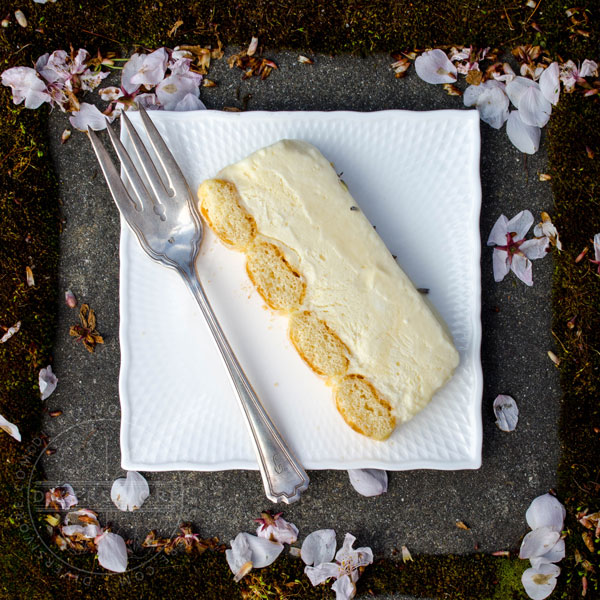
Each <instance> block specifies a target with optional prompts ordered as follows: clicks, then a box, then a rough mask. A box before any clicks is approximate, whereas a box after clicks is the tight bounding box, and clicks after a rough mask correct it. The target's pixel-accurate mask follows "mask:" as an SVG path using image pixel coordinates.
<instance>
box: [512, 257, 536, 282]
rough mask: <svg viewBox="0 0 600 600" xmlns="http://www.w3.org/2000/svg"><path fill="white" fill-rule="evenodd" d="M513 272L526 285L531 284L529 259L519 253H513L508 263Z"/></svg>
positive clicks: (531, 276)
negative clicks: (510, 262)
mask: <svg viewBox="0 0 600 600" xmlns="http://www.w3.org/2000/svg"><path fill="white" fill-rule="evenodd" d="M510 268H511V269H512V271H513V273H514V274H515V275H516V276H517V277H518V278H519V279H520V280H521V281H522V282H523V283H525V284H526V285H528V286H530V287H531V286H532V285H533V275H532V272H531V261H530V260H529V259H528V258H526V257H525V256H522V255H520V254H515V255H514V256H513V259H512V264H511V265H510Z"/></svg>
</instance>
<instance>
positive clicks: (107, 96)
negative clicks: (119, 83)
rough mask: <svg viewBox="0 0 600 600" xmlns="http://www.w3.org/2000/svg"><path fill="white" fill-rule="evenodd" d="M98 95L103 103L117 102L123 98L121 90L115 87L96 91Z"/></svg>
mask: <svg viewBox="0 0 600 600" xmlns="http://www.w3.org/2000/svg"><path fill="white" fill-rule="evenodd" d="M98 94H100V98H102V100H104V101H105V102H112V101H113V100H118V99H119V98H121V97H122V96H123V90H122V89H121V88H118V87H116V86H111V87H105V88H102V89H101V90H98Z"/></svg>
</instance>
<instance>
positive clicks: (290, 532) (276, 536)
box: [256, 517, 298, 544]
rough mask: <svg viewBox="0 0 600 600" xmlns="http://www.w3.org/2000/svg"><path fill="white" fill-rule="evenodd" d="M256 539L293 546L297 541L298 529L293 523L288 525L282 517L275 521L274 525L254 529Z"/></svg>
mask: <svg viewBox="0 0 600 600" xmlns="http://www.w3.org/2000/svg"><path fill="white" fill-rule="evenodd" d="M256 535H257V536H258V537H262V538H265V539H267V540H271V541H275V542H279V543H280V544H293V543H294V542H295V541H296V540H297V539H298V528H297V527H296V526H295V525H294V524H293V523H288V522H287V521H286V520H285V519H283V518H282V517H279V518H277V519H276V520H275V525H274V526H273V525H269V526H267V527H263V526H262V525H259V526H258V528H257V529H256Z"/></svg>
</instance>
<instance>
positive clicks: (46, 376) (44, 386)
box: [38, 365, 58, 400]
mask: <svg viewBox="0 0 600 600" xmlns="http://www.w3.org/2000/svg"><path fill="white" fill-rule="evenodd" d="M38 382H39V386H40V394H41V396H42V400H45V399H46V398H48V396H50V394H52V392H53V391H54V390H55V389H56V384H57V383H58V378H57V377H56V375H55V374H54V373H53V372H52V367H51V366H50V365H48V366H47V367H46V368H45V369H40V372H39V375H38Z"/></svg>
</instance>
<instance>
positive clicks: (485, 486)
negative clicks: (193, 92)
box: [35, 52, 559, 556]
mask: <svg viewBox="0 0 600 600" xmlns="http://www.w3.org/2000/svg"><path fill="white" fill-rule="evenodd" d="M269 57H270V58H273V59H274V60H275V61H276V62H277V63H278V65H279V67H280V68H279V70H277V71H274V72H273V73H272V74H271V76H270V77H269V78H268V79H266V80H264V81H260V80H258V79H257V78H253V79H251V80H246V81H242V80H241V72H240V71H239V70H237V69H233V70H230V69H229V68H228V67H227V64H226V62H225V60H221V61H216V62H214V63H213V67H212V68H211V72H210V75H209V76H210V78H211V79H213V80H215V81H217V82H218V84H219V85H218V87H216V88H202V94H201V97H202V100H203V101H204V102H205V104H206V105H207V107H209V108H215V109H220V108H223V107H224V106H237V107H242V106H243V103H244V102H247V109H248V110H339V109H345V110H358V111H373V110H382V109H410V110H433V109H443V108H462V107H463V106H462V101H461V99H460V98H457V97H450V96H448V95H446V93H445V92H444V91H443V90H442V89H441V87H440V86H432V85H428V84H426V83H424V82H422V81H421V80H419V79H418V78H417V77H416V75H415V74H414V72H411V73H410V75H409V76H408V77H406V78H404V79H396V78H394V75H393V73H392V71H391V69H390V68H389V63H390V62H391V61H390V59H389V57H388V56H386V55H377V56H374V57H370V58H364V59H362V58H357V57H349V56H339V57H335V58H331V57H327V56H316V57H315V64H314V65H311V66H309V65H303V64H300V63H298V62H297V54H294V53H289V52H288V53H278V54H272V55H270V56H269ZM247 96H249V97H248V98H247V99H246V100H244V98H246V97H247ZM89 101H93V102H97V95H96V94H93V95H90V100H89ZM97 103H98V104H100V105H102V106H104V105H103V104H102V103H101V102H99V101H98V102H97ZM67 126H68V120H67V116H66V115H64V114H62V113H60V112H58V111H55V112H54V113H53V114H52V116H51V119H50V130H49V136H50V140H51V143H52V152H53V157H54V161H55V165H56V168H57V169H58V173H59V176H60V182H61V199H62V203H63V206H62V215H63V219H64V227H63V232H62V234H61V244H62V245H61V262H60V293H61V298H62V294H63V293H64V291H65V290H66V289H71V290H72V291H73V292H74V293H75V294H76V296H77V298H78V299H79V301H80V302H88V303H89V304H90V305H91V306H92V307H93V308H94V309H95V310H96V313H97V318H98V329H99V331H100V332H101V333H102V334H103V335H104V338H105V342H106V343H105V344H104V345H103V346H100V347H99V348H98V350H97V351H96V353H95V354H88V353H87V352H86V351H85V349H84V348H83V347H82V345H81V344H80V343H77V342H76V341H75V340H74V339H73V338H70V337H69V327H70V326H71V325H72V324H75V323H76V322H77V310H76V309H75V310H74V309H69V308H68V307H66V306H65V304H64V303H63V302H62V301H60V302H59V306H57V311H58V313H59V325H58V329H57V331H56V343H55V349H54V370H55V372H56V374H57V375H58V377H59V380H60V382H59V386H58V388H57V390H56V392H55V393H54V395H53V396H52V397H51V398H50V399H49V400H48V401H47V404H48V407H49V408H51V409H55V408H60V409H62V411H63V414H62V416H61V417H59V418H56V419H51V418H47V419H46V422H45V423H44V428H45V431H46V432H47V433H48V434H49V435H50V437H51V438H52V441H51V445H52V446H53V447H56V448H57V453H56V454H54V455H52V456H49V457H48V456H44V458H43V466H44V469H45V472H46V474H47V478H48V479H47V481H44V482H38V483H37V484H35V485H38V486H39V487H48V486H49V485H51V484H61V483H63V482H70V483H71V484H72V485H73V486H74V488H75V490H76V492H77V494H78V496H79V497H80V500H81V501H80V505H82V506H88V507H90V508H94V509H97V510H99V511H100V514H101V521H102V522H103V523H111V524H112V526H113V529H114V531H116V532H118V533H121V534H123V535H124V536H125V537H127V538H133V539H134V540H135V542H134V544H133V548H134V550H135V549H136V548H137V547H138V546H139V543H140V541H141V540H142V539H143V537H144V536H145V534H146V533H147V532H148V531H149V530H150V529H154V528H156V529H158V530H159V531H160V533H162V534H170V533H171V532H172V531H173V530H175V529H176V528H177V526H178V524H179V523H180V521H182V520H189V521H193V522H194V523H195V524H196V526H197V528H198V530H199V531H200V532H201V533H202V534H204V535H217V536H219V537H220V538H221V539H222V540H224V541H228V540H230V539H231V538H232V537H234V536H235V535H236V533H237V532H239V531H242V530H245V531H252V529H253V522H252V519H253V518H255V517H257V516H258V515H259V513H260V511H261V510H265V509H266V508H269V507H270V506H269V505H270V503H269V501H268V500H267V499H266V498H265V497H264V494H263V490H262V485H261V481H260V477H259V475H258V473H257V472H250V471H248V472H240V471H228V472H217V473H190V472H174V473H144V475H145V476H146V477H147V479H148V481H149V483H150V488H151V495H150V498H149V499H148V500H147V502H146V503H145V504H144V506H143V508H142V509H141V510H140V511H137V512H135V513H132V514H126V513H119V512H118V511H116V509H115V508H114V507H113V506H112V504H111V502H110V496H109V491H110V486H111V484H112V481H113V480H114V478H116V477H118V476H122V475H123V474H124V473H123V472H122V471H121V470H120V456H119V414H120V413H119V410H120V409H119V395H118V373H119V360H120V357H119V314H118V300H119V298H118V281H119V257H118V236H119V219H118V214H117V210H116V208H115V206H114V204H113V202H112V199H111V198H110V196H109V193H108V191H107V188H106V186H105V183H104V180H103V178H102V175H101V173H100V171H99V168H98V166H97V164H96V162H95V159H94V156H93V154H92V150H91V147H90V145H89V143H88V141H87V139H86V138H85V136H84V135H83V134H80V133H79V132H74V133H73V136H72V137H71V139H70V140H69V141H68V142H67V143H66V144H64V145H61V144H60V134H61V132H62V131H63V129H65V127H67ZM481 134H482V155H481V179H482V187H483V205H482V211H481V236H482V242H483V243H484V244H485V242H486V240H487V236H488V235H489V231H490V229H491V227H492V225H493V224H494V222H495V221H496V219H497V218H498V216H499V215H500V214H501V213H504V214H505V215H507V216H508V217H509V218H510V217H512V216H513V215H514V214H516V213H517V212H519V211H520V210H523V209H526V208H527V209H529V210H531V211H532V212H533V213H534V215H535V216H536V217H538V216H539V212H540V211H541V210H549V211H550V210H551V208H552V197H551V192H550V187H549V184H548V183H544V182H540V181H539V180H538V173H540V172H545V171H546V168H547V167H546V164H547V163H546V160H547V158H546V152H545V147H544V145H542V149H541V150H540V152H538V154H536V155H534V156H527V157H525V156H524V155H523V154H521V153H520V152H518V151H517V150H516V149H515V148H514V147H513V146H512V145H511V144H510V142H509V140H508V138H507V136H506V133H505V130H504V129H503V130H501V131H495V130H492V129H491V128H490V127H488V126H487V125H485V124H482V127H481ZM398 160H402V157H401V155H400V156H399V157H398ZM461 168H462V165H461V157H460V156H457V157H456V169H457V170H459V169H461ZM449 185H451V182H449ZM431 235H432V236H434V235H435V231H432V232H431ZM460 236H461V232H460V231H457V232H456V240H457V243H460ZM481 269H482V324H483V343H482V363H483V370H484V391H483V402H482V419H483V431H484V442H483V466H482V467H481V469H479V470H477V471H447V472H441V471H423V470H422V471H413V472H394V473H390V478H389V491H388V493H387V494H385V495H383V496H380V497H377V498H364V497H362V496H359V495H358V494H357V493H356V492H354V490H353V489H352V487H351V486H350V484H349V482H348V477H347V474H346V472H345V471H318V472H317V471H313V472H311V473H310V476H311V485H310V487H309V490H308V492H306V493H305V495H304V496H303V498H302V499H301V500H300V502H298V503H296V504H294V505H291V506H289V507H283V510H284V512H285V516H286V518H288V519H289V520H291V521H292V522H294V523H296V525H298V527H299V528H300V532H301V537H303V536H304V535H306V534H308V533H309V532H310V531H313V530H315V529H318V528H334V529H336V531H337V532H338V536H339V540H340V541H341V539H342V537H343V534H344V533H345V532H346V531H349V532H352V533H353V534H354V535H356V537H357V538H358V543H359V545H369V546H371V547H372V548H373V549H374V551H375V553H376V554H377V555H386V556H391V555H392V552H393V551H394V549H399V548H400V547H401V546H402V545H407V546H408V547H409V548H410V550H411V552H412V553H413V555H415V554H418V553H431V554H436V553H450V552H451V553H469V552H473V551H474V550H475V549H476V548H479V549H480V550H482V551H484V552H491V551H494V550H500V549H514V548H516V547H518V544H519V541H520V538H521V536H523V535H524V534H525V533H526V531H527V525H526V523H525V510H526V508H527V506H528V504H529V503H530V501H531V500H532V499H533V498H534V497H535V496H537V495H538V494H540V493H544V492H546V491H547V490H548V489H549V488H551V487H552V486H553V485H554V484H555V482H556V465H557V461H558V456H559V442H558V437H557V419H558V403H559V387H558V377H557V372H556V370H555V369H554V367H553V365H552V363H551V362H550V361H549V359H548V358H547V355H546V352H547V350H549V349H551V348H553V347H554V344H553V340H552V336H551V328H550V283H551V273H552V259H551V258H550V257H548V258H546V259H544V260H540V261H536V262H535V263H534V282H535V285H534V286H533V287H532V288H528V287H527V286H525V285H524V284H523V283H522V282H520V281H517V280H516V278H515V277H514V276H513V275H512V274H510V275H509V276H508V277H506V278H505V280H504V281H503V282H501V283H494V280H493V275H492V251H491V250H490V249H489V248H486V247H484V248H483V252H482V264H481ZM500 393H503V394H510V395H512V396H513V397H514V398H515V399H516V401H517V403H518V405H519V409H520V421H519V425H518V427H517V430H516V431H515V432H513V433H510V434H508V433H503V432H501V431H500V430H499V429H498V428H497V427H496V425H495V424H494V416H493V412H492V402H493V400H494V398H495V397H496V395H497V394H500ZM148 441H149V443H151V440H148ZM457 520H462V521H464V522H465V523H467V524H468V525H469V526H470V530H468V531H463V530H460V529H458V528H457V527H456V521H457Z"/></svg>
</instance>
